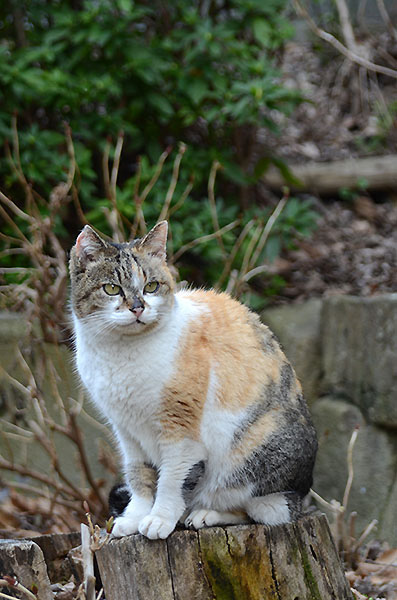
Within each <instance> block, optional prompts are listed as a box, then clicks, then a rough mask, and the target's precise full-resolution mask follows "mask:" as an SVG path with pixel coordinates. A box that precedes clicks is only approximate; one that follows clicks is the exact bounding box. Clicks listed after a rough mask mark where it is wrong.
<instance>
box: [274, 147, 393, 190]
mask: <svg viewBox="0 0 397 600" xmlns="http://www.w3.org/2000/svg"><path fill="white" fill-rule="evenodd" d="M288 168H289V170H290V171H291V173H292V174H293V176H294V177H295V178H296V179H297V180H299V182H300V184H301V185H299V184H298V183H296V184H294V183H289V182H287V181H286V180H285V178H284V177H283V175H282V173H281V172H280V171H279V170H278V169H277V168H276V167H273V166H272V167H270V168H269V170H268V171H267V172H266V173H265V175H264V176H263V181H264V183H265V184H266V185H268V186H269V187H270V188H272V189H275V190H281V188H282V187H283V186H285V185H287V186H288V187H289V188H290V189H291V190H293V191H301V192H303V191H310V192H313V193H317V194H320V195H330V194H337V193H338V192H339V190H340V189H341V188H349V189H353V190H354V189H357V188H358V189H361V188H362V187H365V189H366V190H370V191H371V190H393V189H394V190H397V155H396V154H392V155H388V156H368V157H365V158H350V159H347V160H337V161H333V162H323V163H314V162H309V163H307V164H302V165H288Z"/></svg>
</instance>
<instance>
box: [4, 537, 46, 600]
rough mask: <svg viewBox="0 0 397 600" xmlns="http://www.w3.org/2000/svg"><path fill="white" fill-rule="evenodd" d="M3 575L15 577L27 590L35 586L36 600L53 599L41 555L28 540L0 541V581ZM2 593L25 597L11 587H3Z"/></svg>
mask: <svg viewBox="0 0 397 600" xmlns="http://www.w3.org/2000/svg"><path fill="white" fill-rule="evenodd" d="M5 575H6V576H7V575H9V576H15V577H16V579H17V581H18V582H19V583H21V584H22V585H23V586H24V587H25V588H27V589H28V590H30V589H32V586H36V589H37V600H51V599H52V598H53V597H54V596H53V593H52V592H51V587H50V580H49V579H48V575H47V569H46V564H45V561H44V556H43V553H42V551H41V549H40V548H39V546H38V545H37V544H35V543H34V542H32V541H30V540H0V579H1V578H2V577H4V576H5ZM2 591H3V593H6V594H7V595H9V596H11V597H15V598H21V597H23V598H25V597H26V596H25V595H24V594H23V593H21V592H20V591H17V590H16V589H15V588H12V587H11V588H4V587H3V588H2Z"/></svg>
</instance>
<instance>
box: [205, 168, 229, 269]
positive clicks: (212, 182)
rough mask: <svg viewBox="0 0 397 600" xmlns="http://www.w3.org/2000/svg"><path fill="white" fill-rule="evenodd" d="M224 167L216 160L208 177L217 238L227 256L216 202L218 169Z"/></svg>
mask: <svg viewBox="0 0 397 600" xmlns="http://www.w3.org/2000/svg"><path fill="white" fill-rule="evenodd" d="M221 167H222V165H221V163H220V162H218V161H217V160H214V162H213V163H212V166H211V171H210V175H209V178H208V200H209V203H210V210H211V217H212V225H213V228H214V231H215V234H216V239H217V242H218V245H219V247H220V249H221V250H222V254H223V256H224V257H225V258H226V250H225V246H224V244H223V240H222V236H221V235H220V234H219V221H218V213H217V210H216V202H215V191H214V188H215V179H216V174H217V172H218V170H219V169H220V168H221Z"/></svg>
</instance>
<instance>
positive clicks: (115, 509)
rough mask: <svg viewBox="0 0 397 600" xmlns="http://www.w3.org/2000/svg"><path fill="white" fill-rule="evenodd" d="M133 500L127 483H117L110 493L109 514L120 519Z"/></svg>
mask: <svg viewBox="0 0 397 600" xmlns="http://www.w3.org/2000/svg"><path fill="white" fill-rule="evenodd" d="M130 500H131V492H130V488H129V487H128V485H127V484H126V483H116V485H114V486H113V487H112V489H111V490H110V492H109V514H110V516H112V517H119V516H120V515H121V514H123V512H124V509H125V508H126V507H127V504H128V503H129V501H130Z"/></svg>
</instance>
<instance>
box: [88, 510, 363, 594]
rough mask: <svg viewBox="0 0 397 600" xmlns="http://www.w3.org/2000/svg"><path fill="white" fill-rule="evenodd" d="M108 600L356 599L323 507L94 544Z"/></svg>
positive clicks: (132, 536)
mask: <svg viewBox="0 0 397 600" xmlns="http://www.w3.org/2000/svg"><path fill="white" fill-rule="evenodd" d="M96 558H97V562H98V567H99V571H100V574H101V579H102V584H103V587H104V591H105V597H106V600H138V599H139V600H158V599H159V598H161V600H246V599H247V600H248V599H253V600H268V599H275V600H345V599H346V600H347V599H349V600H351V599H352V595H351V592H350V587H349V585H348V583H347V581H346V579H345V575H344V572H343V568H342V565H341V563H340V561H339V557H338V554H337V551H336V549H335V545H334V542H333V540H332V537H331V534H330V530H329V527H328V522H327V520H326V518H325V516H324V515H321V516H317V515H315V516H310V517H305V518H303V519H301V520H300V521H298V522H297V523H290V524H287V525H279V526H277V527H268V526H265V525H234V526H228V527H209V528H205V529H201V530H199V531H189V530H178V531H175V532H174V533H173V534H172V535H171V536H170V537H169V538H168V539H167V540H156V541H151V540H148V539H146V538H145V537H143V536H141V535H139V534H137V535H131V536H127V537H124V538H121V539H115V540H111V541H110V542H109V543H108V544H106V545H105V546H104V547H103V548H101V549H100V550H98V551H97V552H96Z"/></svg>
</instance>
